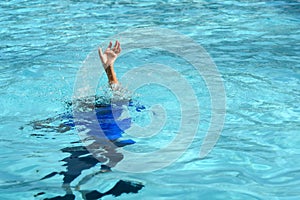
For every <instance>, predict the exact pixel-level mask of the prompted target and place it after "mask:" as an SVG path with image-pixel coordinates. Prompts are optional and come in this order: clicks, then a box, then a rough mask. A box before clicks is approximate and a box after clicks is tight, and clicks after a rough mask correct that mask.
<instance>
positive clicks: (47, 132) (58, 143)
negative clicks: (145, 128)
mask: <svg viewBox="0 0 300 200" xmlns="http://www.w3.org/2000/svg"><path fill="white" fill-rule="evenodd" d="M0 19H1V20H0V32H1V34H0V37H1V38H0V47H1V48H0V58H1V60H0V71H1V72H0V88H1V89H0V93H1V98H0V108H1V113H0V118H1V120H0V130H1V140H0V141H1V151H2V154H1V164H0V165H1V167H0V177H1V180H0V181H1V182H0V193H1V195H0V196H1V199H44V198H51V197H55V196H63V195H64V194H65V193H66V192H65V190H64V189H63V188H62V183H63V176H62V175H55V176H53V177H51V178H48V179H45V180H40V179H41V178H43V177H45V176H46V175H48V174H50V173H52V172H60V171H66V166H63V165H64V164H65V162H63V161H61V160H62V159H64V158H66V157H68V156H69V155H70V152H69V153H68V152H63V150H62V149H64V148H71V147H76V146H80V145H81V144H80V143H76V142H77V141H78V140H79V137H78V134H77V131H76V130H74V129H71V130H69V131H65V132H63V131H58V130H54V128H53V127H55V125H57V124H59V123H60V121H59V120H56V121H55V120H54V121H51V122H47V121H46V122H44V124H46V125H51V126H52V128H51V127H50V128H45V129H34V128H33V127H32V125H30V124H31V123H32V122H34V121H37V120H45V119H47V118H53V117H55V116H58V115H60V114H61V113H64V112H65V111H66V104H65V102H68V101H70V100H71V98H72V95H73V86H74V82H75V78H76V73H77V72H78V70H79V68H80V67H81V66H82V63H83V60H84V59H85V58H86V56H87V55H88V54H89V53H90V52H91V51H92V50H93V49H95V48H96V47H97V46H98V45H99V44H100V43H102V42H103V41H107V40H108V38H109V37H111V36H113V35H114V34H117V33H119V32H122V31H125V30H127V29H128V28H134V27H153V26H155V27H156V26H157V27H161V28H168V29H171V30H175V31H178V32H179V33H181V34H185V35H187V36H189V37H191V38H192V39H193V40H194V41H196V42H198V43H199V44H200V45H202V46H203V47H204V48H205V49H206V50H207V52H208V53H209V54H210V56H211V57H212V59H213V60H214V62H215V63H216V65H217V67H218V70H219V72H220V74H221V75H222V78H223V81H224V86H225V91H226V119H225V120H226V121H225V124H224V129H223V131H222V134H221V136H220V138H219V140H218V143H217V144H216V146H215V147H214V149H213V150H212V152H211V153H210V154H209V155H208V156H207V157H206V158H204V159H199V150H200V146H201V144H202V140H203V138H204V136H205V133H206V131H207V129H208V126H209V118H210V116H211V113H210V111H209V109H210V104H211V103H210V98H209V92H208V91H207V89H206V86H205V83H204V82H203V80H202V79H201V77H199V76H194V71H195V70H194V69H193V68H192V66H190V65H189V64H188V63H186V62H185V61H183V60H180V59H179V58H178V57H176V56H175V55H170V54H167V53H164V52H157V51H151V50H145V52H142V53H140V52H132V54H126V57H125V56H124V57H121V58H120V59H119V60H118V61H117V63H116V71H117V73H118V76H122V75H123V74H124V73H125V72H126V71H128V70H129V69H132V68H133V67H135V66H139V65H143V64H145V63H150V62H156V63H162V64H167V65H169V66H172V67H173V68H174V69H176V70H178V71H179V72H180V73H181V74H182V76H183V77H185V78H186V79H187V80H188V82H189V84H190V85H191V86H192V87H193V89H194V91H195V94H196V96H197V98H198V100H199V102H200V103H199V105H195V107H198V106H199V107H200V108H201V115H200V122H201V123H200V124H199V129H198V131H197V134H196V136H195V138H194V140H193V143H192V144H191V146H190V147H189V148H188V150H187V151H186V152H185V153H184V154H183V156H182V157H181V158H179V159H178V160H177V162H174V163H173V164H172V165H170V166H168V167H166V168H163V169H159V170H157V171H154V172H149V173H126V172H122V171H118V170H114V169H112V170H113V172H111V173H104V174H97V172H98V171H99V167H100V165H99V164H97V165H95V166H93V167H90V168H88V169H86V170H84V171H83V172H82V174H81V175H80V176H78V177H77V178H76V179H75V180H74V181H72V182H71V184H70V185H71V189H72V192H73V194H74V195H75V196H76V199H82V191H83V190H97V191H100V192H102V193H103V192H106V191H108V190H110V189H111V188H112V187H113V186H114V185H115V183H116V182H117V181H118V180H125V181H132V182H134V183H140V184H142V185H143V186H144V187H143V188H141V189H140V190H139V191H138V192H137V193H129V194H126V193H124V194H122V195H121V196H119V197H118V198H119V199H133V198H134V199H183V198H184V199H295V200H296V199H299V198H300V192H299V185H300V181H299V180H300V168H299V166H300V149H299V144H300V136H299V128H300V110H299V103H300V99H299V96H300V89H299V88H300V87H299V85H300V62H299V46H300V45H299V44H300V31H299V30H300V2H299V1H255V0H253V1H195V2H192V1H185V2H180V1H157V2H152V1H147V0H145V1H139V2H137V1H120V2H119V3H115V2H113V1H104V2H103V3H97V2H96V1H91V2H90V1H52V2H51V3H45V2H43V1H38V0H37V1H1V3H0ZM182 66H184V67H182ZM105 81H106V80H105V79H103V80H102V82H100V85H101V83H103V84H102V86H101V87H105V86H103V85H105ZM174 81H176V80H174ZM136 92H137V93H138V95H136V97H135V100H136V102H139V103H140V104H143V105H145V107H146V108H149V107H151V105H153V104H157V103H159V104H161V105H163V106H164V107H166V110H167V113H168V114H167V120H168V121H167V122H166V124H165V127H164V128H163V129H162V130H161V132H160V134H158V135H156V136H154V137H152V138H150V139H143V138H135V140H136V141H137V143H136V144H135V145H132V146H128V149H129V150H132V151H136V152H138V151H141V152H149V151H153V150H156V149H158V148H162V147H163V146H164V145H166V144H167V143H168V141H170V139H172V137H174V134H175V133H176V130H177V129H178V127H179V125H178V122H179V121H180V118H179V117H177V116H178V114H179V111H178V109H180V108H179V106H178V100H176V98H175V97H174V95H173V94H172V93H171V92H170V91H168V90H166V89H164V88H162V87H158V86H151V87H149V88H146V87H145V88H140V89H139V90H138V91H136ZM146 110H147V109H146ZM129 112H130V113H131V115H132V118H133V119H134V120H135V122H136V123H138V124H140V125H145V124H147V123H148V122H149V120H150V119H149V118H150V116H149V113H147V112H146V111H145V112H140V113H136V112H134V110H133V111H131V110H130V109H129ZM47 123H48V124H47ZM157 162H158V163H159V162H163V159H160V158H158V161H157ZM89 175H94V176H89ZM85 177H89V178H88V179H87V180H86V179H85ZM82 180H85V181H82ZM78 185H79V186H80V188H79V189H78V187H76V186H78ZM112 198H113V197H112V196H111V195H107V196H105V197H104V198H103V199H112Z"/></svg>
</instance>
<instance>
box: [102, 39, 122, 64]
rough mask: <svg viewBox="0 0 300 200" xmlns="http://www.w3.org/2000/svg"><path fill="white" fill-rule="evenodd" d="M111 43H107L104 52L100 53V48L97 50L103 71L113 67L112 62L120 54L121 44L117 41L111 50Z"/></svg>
mask: <svg viewBox="0 0 300 200" xmlns="http://www.w3.org/2000/svg"><path fill="white" fill-rule="evenodd" d="M111 46H112V42H109V45H108V47H107V49H106V50H105V52H104V53H103V52H102V49H101V47H100V48H99V49H98V53H99V57H100V59H101V62H102V65H103V67H104V69H106V68H107V67H108V66H113V64H114V62H115V61H116V59H117V57H118V55H119V54H120V53H121V50H122V49H121V44H120V42H119V41H118V40H117V41H116V43H115V45H114V47H113V48H112V49H111Z"/></svg>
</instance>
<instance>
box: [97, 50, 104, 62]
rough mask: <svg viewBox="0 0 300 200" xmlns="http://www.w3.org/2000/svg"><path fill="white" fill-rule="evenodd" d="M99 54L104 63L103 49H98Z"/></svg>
mask: <svg viewBox="0 0 300 200" xmlns="http://www.w3.org/2000/svg"><path fill="white" fill-rule="evenodd" d="M98 54H99V57H100V59H101V62H102V63H104V58H103V52H102V48H101V47H99V48H98Z"/></svg>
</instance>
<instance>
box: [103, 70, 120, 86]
mask: <svg viewBox="0 0 300 200" xmlns="http://www.w3.org/2000/svg"><path fill="white" fill-rule="evenodd" d="M105 72H106V75H107V78H108V81H109V84H117V83H118V79H117V76H116V73H115V70H114V66H113V65H109V66H108V67H106V69H105Z"/></svg>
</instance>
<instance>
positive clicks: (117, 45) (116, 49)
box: [113, 40, 122, 54]
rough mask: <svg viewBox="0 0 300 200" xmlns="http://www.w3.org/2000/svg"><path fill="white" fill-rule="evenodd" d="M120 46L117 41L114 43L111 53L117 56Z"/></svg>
mask: <svg viewBox="0 0 300 200" xmlns="http://www.w3.org/2000/svg"><path fill="white" fill-rule="evenodd" d="M121 50H122V49H121V44H120V42H119V41H118V40H117V41H116V43H115V46H114V48H113V51H114V52H115V53H116V54H119V53H120V52H121Z"/></svg>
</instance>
